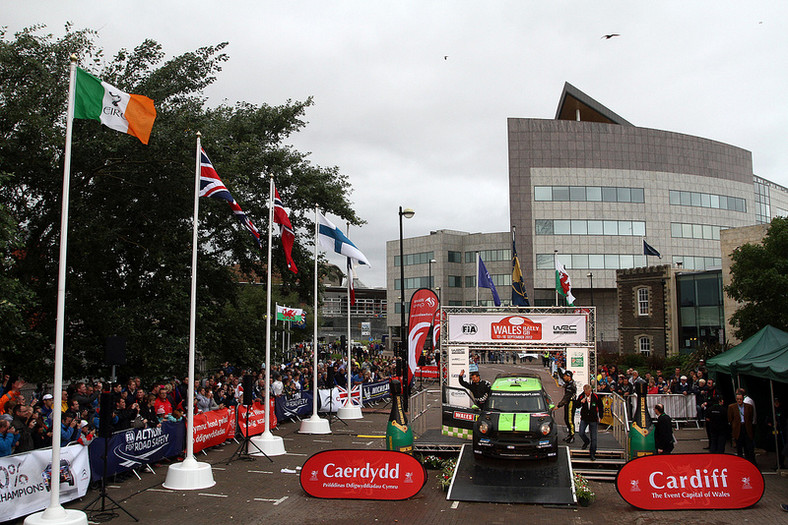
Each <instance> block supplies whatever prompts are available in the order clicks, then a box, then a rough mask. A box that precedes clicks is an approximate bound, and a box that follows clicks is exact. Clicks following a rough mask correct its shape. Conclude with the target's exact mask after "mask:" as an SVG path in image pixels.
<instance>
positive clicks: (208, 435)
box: [193, 407, 235, 452]
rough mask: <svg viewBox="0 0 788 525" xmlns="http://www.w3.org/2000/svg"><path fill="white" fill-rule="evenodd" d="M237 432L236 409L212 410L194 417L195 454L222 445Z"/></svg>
mask: <svg viewBox="0 0 788 525" xmlns="http://www.w3.org/2000/svg"><path fill="white" fill-rule="evenodd" d="M234 431H235V407H233V408H222V409H219V410H211V411H210V412H203V413H202V414H196V415H195V416H194V433H193V435H194V452H199V451H201V450H202V449H205V448H210V447H215V446H216V445H221V444H222V443H224V442H225V441H227V440H228V439H232V437H233V433H234Z"/></svg>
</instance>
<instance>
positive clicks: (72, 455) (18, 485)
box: [0, 445, 90, 522]
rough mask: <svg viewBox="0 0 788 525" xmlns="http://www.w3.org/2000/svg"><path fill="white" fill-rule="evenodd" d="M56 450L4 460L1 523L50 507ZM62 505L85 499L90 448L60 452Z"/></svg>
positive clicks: (0, 475) (0, 477)
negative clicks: (53, 456) (83, 497)
mask: <svg viewBox="0 0 788 525" xmlns="http://www.w3.org/2000/svg"><path fill="white" fill-rule="evenodd" d="M52 470H53V469H52V449H51V448H41V449H37V450H32V451H30V452H24V453H21V454H14V455H13V456H5V457H3V458H0V522H5V521H9V520H12V519H15V518H19V517H21V516H25V515H27V514H32V513H33V512H38V511H40V510H44V509H45V508H47V506H48V505H49V496H50V494H49V490H50V486H51V484H50V480H51V476H52ZM58 470H59V475H60V498H59V500H60V503H66V502H67V501H71V500H74V499H77V498H81V497H82V496H84V495H85V493H87V491H88V485H89V484H90V461H89V459H88V448H87V447H85V446H82V445H69V446H67V447H62V448H61V449H60V469H55V471H56V473H55V475H58V474H57V471H58Z"/></svg>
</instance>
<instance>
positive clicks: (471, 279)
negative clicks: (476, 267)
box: [465, 275, 476, 288]
mask: <svg viewBox="0 0 788 525" xmlns="http://www.w3.org/2000/svg"><path fill="white" fill-rule="evenodd" d="M465 287H466V288H476V276H475V275H466V276H465Z"/></svg>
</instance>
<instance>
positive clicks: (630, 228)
mask: <svg viewBox="0 0 788 525" xmlns="http://www.w3.org/2000/svg"><path fill="white" fill-rule="evenodd" d="M534 231H535V232H536V235H626V236H632V235H634V236H637V237H644V236H645V235H646V223H645V221H603V220H590V219H587V220H565V219H536V221H534ZM482 259H484V257H482ZM484 260H485V261H486V260H487V259H484Z"/></svg>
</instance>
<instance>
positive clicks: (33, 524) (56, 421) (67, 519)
mask: <svg viewBox="0 0 788 525" xmlns="http://www.w3.org/2000/svg"><path fill="white" fill-rule="evenodd" d="M76 74H77V55H71V70H70V73H69V80H68V110H67V113H66V148H65V156H64V159H63V197H62V199H63V202H62V203H61V210H62V211H61V214H60V259H59V261H58V278H57V321H56V328H55V382H54V385H53V387H52V388H53V391H52V397H53V398H54V406H55V407H56V408H57V407H60V405H61V404H62V402H63V335H64V331H65V329H64V328H65V313H66V251H67V249H66V248H67V245H68V194H69V187H70V178H71V131H72V128H73V123H74V93H75V88H76ZM61 419H62V415H61V412H60V410H59V408H58V409H57V410H53V411H52V428H53V429H55V432H54V433H53V436H54V439H53V440H52V465H60V439H59V438H60V422H61ZM56 471H57V468H56V467H53V468H52V475H51V476H50V490H49V506H47V508H46V509H45V510H43V511H42V512H37V513H35V514H31V515H30V516H28V517H27V518H25V524H27V525H38V524H44V523H48V524H53V523H57V524H68V525H72V524H73V525H83V524H84V525H87V523H88V516H87V514H85V513H84V512H82V511H79V510H74V509H64V508H63V506H62V505H60V476H57V475H55V474H54V473H55V472H56Z"/></svg>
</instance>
